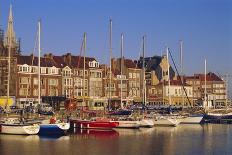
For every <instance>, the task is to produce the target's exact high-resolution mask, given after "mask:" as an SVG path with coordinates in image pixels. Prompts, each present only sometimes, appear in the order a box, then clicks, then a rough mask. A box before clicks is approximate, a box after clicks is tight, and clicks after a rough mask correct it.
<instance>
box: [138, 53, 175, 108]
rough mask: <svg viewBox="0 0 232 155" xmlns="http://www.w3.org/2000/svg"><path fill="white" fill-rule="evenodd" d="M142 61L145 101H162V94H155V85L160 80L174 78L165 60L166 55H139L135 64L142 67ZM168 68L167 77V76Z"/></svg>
mask: <svg viewBox="0 0 232 155" xmlns="http://www.w3.org/2000/svg"><path fill="white" fill-rule="evenodd" d="M143 62H144V68H145V80H146V81H145V83H146V94H147V95H146V97H147V102H149V103H151V104H160V103H163V96H162V95H161V96H160V95H159V94H157V92H158V91H157V90H156V86H157V85H159V84H160V83H162V82H165V81H168V79H170V80H176V74H175V72H174V70H173V68H172V66H171V65H170V64H169V62H168V61H167V56H166V55H164V56H153V57H145V58H144V59H143V57H140V58H139V60H138V61H136V64H137V66H138V67H139V68H140V69H142V68H143ZM168 69H169V77H168Z"/></svg>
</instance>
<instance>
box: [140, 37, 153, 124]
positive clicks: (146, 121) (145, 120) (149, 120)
mask: <svg viewBox="0 0 232 155" xmlns="http://www.w3.org/2000/svg"><path fill="white" fill-rule="evenodd" d="M144 58H145V36H143V79H142V80H143V106H146V102H147V95H146V78H145V72H146V70H145V61H144ZM142 113H143V115H142V118H141V119H140V121H139V123H140V127H145V128H146V127H148V128H152V127H153V126H154V121H153V119H152V118H149V117H145V116H144V111H142Z"/></svg>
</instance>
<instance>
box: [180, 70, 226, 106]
mask: <svg viewBox="0 0 232 155" xmlns="http://www.w3.org/2000/svg"><path fill="white" fill-rule="evenodd" d="M184 79H185V81H186V83H188V84H189V85H191V86H192V87H193V100H194V103H195V104H197V105H199V104H202V101H203V100H204V97H205V95H206V97H207V98H206V100H208V101H209V102H211V105H214V106H221V105H225V104H226V98H227V91H226V83H225V81H223V80H222V79H221V78H220V77H219V76H217V75H216V74H215V73H212V72H209V73H207V74H206V85H205V75H204V74H194V75H193V76H186V77H185V78H184ZM205 87H206V92H205Z"/></svg>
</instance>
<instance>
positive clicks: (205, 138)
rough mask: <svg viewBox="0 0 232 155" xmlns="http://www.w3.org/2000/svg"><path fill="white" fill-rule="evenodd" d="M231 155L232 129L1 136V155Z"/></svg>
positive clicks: (195, 127)
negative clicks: (51, 135)
mask: <svg viewBox="0 0 232 155" xmlns="http://www.w3.org/2000/svg"><path fill="white" fill-rule="evenodd" d="M21 154H23V155H37V154H38V155H45V154H46V155H58V154H61V155H69V154H70V155H155V154H158V155H159V154H164V155H182V154H186V155H201V154H203V155H204V154H205V155H208V154H219V155H221V154H232V125H231V124H204V125H195V124H194V125H179V126H177V127H154V128H142V129H117V130H112V131H111V130H108V131H100V130H76V131H74V132H72V133H69V134H67V135H66V136H58V137H40V136H38V135H32V136H17V135H0V155H21Z"/></svg>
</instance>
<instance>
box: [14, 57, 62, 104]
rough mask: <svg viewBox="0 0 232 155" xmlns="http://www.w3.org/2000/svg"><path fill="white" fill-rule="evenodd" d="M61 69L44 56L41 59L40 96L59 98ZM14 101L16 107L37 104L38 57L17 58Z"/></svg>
mask: <svg viewBox="0 0 232 155" xmlns="http://www.w3.org/2000/svg"><path fill="white" fill-rule="evenodd" d="M60 73H61V69H60V68H59V67H58V66H57V64H56V63H55V62H54V61H53V60H52V59H50V58H49V57H47V56H45V57H43V58H41V68H40V77H41V80H40V84H41V96H50V97H52V96H61V74H60ZM17 77H18V78H17V85H16V92H17V93H16V101H17V103H18V105H20V106H21V107H22V106H28V105H36V104H37V103H38V92H39V91H38V83H39V81H38V57H34V56H33V55H31V56H18V57H17Z"/></svg>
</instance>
